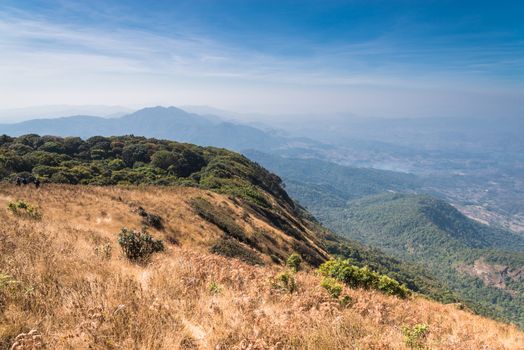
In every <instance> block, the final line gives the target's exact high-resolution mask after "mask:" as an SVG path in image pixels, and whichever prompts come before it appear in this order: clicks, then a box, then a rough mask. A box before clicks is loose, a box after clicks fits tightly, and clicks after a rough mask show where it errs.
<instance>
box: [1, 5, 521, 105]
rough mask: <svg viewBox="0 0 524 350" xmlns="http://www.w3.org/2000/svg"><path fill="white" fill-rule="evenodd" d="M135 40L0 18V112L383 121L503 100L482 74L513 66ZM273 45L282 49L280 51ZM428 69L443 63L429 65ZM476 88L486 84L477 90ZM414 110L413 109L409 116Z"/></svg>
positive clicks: (436, 48)
mask: <svg viewBox="0 0 524 350" xmlns="http://www.w3.org/2000/svg"><path fill="white" fill-rule="evenodd" d="M67 4H69V6H70V5H71V3H69V2H67ZM77 10H79V9H77ZM80 10H81V9H80ZM89 16H93V17H96V16H97V14H96V13H90V14H89ZM101 16H102V17H104V16H109V14H107V13H106V14H101ZM123 16H124V17H125V15H123ZM126 20H127V21H129V22H134V21H138V19H136V18H127V19H126ZM138 27H139V26H137V28H138ZM137 28H133V27H130V26H118V25H113V26H108V25H95V24H90V25H85V24H81V23H69V22H65V21H63V22H57V21H53V20H51V19H50V18H48V17H46V16H45V15H35V14H33V13H27V12H23V11H19V10H13V9H3V10H2V11H1V12H0V52H2V54H1V55H0V76H2V82H0V104H2V105H3V107H17V106H22V105H24V104H25V105H27V104H28V103H30V104H46V103H55V104H60V103H69V104H71V103H73V104H74V103H79V104H86V103H110V104H123V105H130V104H156V103H164V104H165V103H183V104H214V103H215V104H218V106H219V107H231V106H234V105H240V103H242V104H243V106H248V108H251V109H263V108H265V107H266V106H268V105H271V104H272V105H273V109H278V108H284V109H287V110H286V111H293V112H296V111H306V110H307V111H309V110H311V109H316V110H331V111H343V110H346V111H350V110H351V111H356V112H357V113H359V112H360V113H363V114H366V113H367V114H375V115H377V114H381V115H383V114H385V113H388V112H389V110H390V109H391V105H392V104H394V103H395V101H402V100H405V101H406V102H405V103H406V104H411V105H412V106H413V108H411V109H410V107H409V106H408V107H405V106H404V107H402V108H399V111H400V112H397V114H398V113H408V112H409V111H410V112H409V113H412V114H415V113H417V108H419V109H418V110H419V111H420V110H421V109H420V105H423V104H424V102H427V103H429V102H431V106H434V105H435V103H437V102H438V101H442V100H445V99H446V98H450V97H449V96H451V95H453V94H456V93H457V91H466V92H467V93H468V94H469V95H468V96H470V97H469V98H470V99H474V97H471V96H475V95H471V93H474V92H476V93H481V94H485V93H486V92H487V93H492V97H493V96H494V97H493V98H494V99H497V98H499V95H500V93H501V91H502V92H503V91H504V90H512V91H513V93H514V92H515V89H514V85H511V84H510V85H507V84H506V85H505V84H493V79H491V78H490V77H489V73H490V72H492V71H494V70H500V67H504V68H505V69H509V68H508V67H513V68H515V69H517V68H518V69H521V70H522V69H523V65H524V64H523V60H522V59H521V58H519V56H518V55H515V54H514V53H515V52H516V51H518V50H520V47H519V46H518V44H515V45H516V47H515V46H508V45H506V46H501V47H500V50H498V51H496V52H488V51H487V50H486V48H483V47H482V46H481V45H479V46H474V45H471V46H469V47H468V48H467V50H464V48H454V47H449V46H446V45H444V43H441V44H439V43H438V42H433V43H430V44H427V45H421V46H419V47H415V46H414V45H412V43H409V42H406V41H404V40H403V39H402V38H399V36H397V35H395V33H387V34H383V35H381V36H378V37H374V38H370V39H367V40H361V41H359V42H354V43H335V44H333V43H330V44H325V45H322V44H318V43H315V44H313V43H311V42H309V41H308V40H307V39H303V42H301V43H295V45H300V46H303V47H307V50H305V51H306V52H305V53H304V54H301V55H283V54H278V53H268V52H264V51H263V50H256V49H250V48H246V47H242V46H235V45H232V44H231V43H228V44H226V43H225V42H222V41H220V40H217V39H216V38H212V37H209V36H205V35H202V34H196V33H195V32H192V31H191V30H188V31H183V30H179V31H174V32H169V33H159V32H156V31H152V30H147V29H137ZM278 45H283V46H284V45H286V40H284V39H282V42H281V43H279V44H278ZM276 51H279V50H276ZM432 56H434V58H430V59H428V57H432ZM439 57H446V59H447V60H448V61H447V62H445V64H440V65H439V64H438V62H436V61H438V59H439ZM508 57H512V58H511V59H509V58H508ZM430 66H431V67H432V68H431V69H430V68H429V67H430ZM483 79H485V80H486V81H487V82H488V83H482V84H478V82H479V81H482V80H483ZM490 79H491V80H490ZM519 89H520V90H518V91H517V93H519V94H523V90H522V87H521V86H519ZM402 91H404V92H405V93H402ZM443 91H444V93H443ZM432 93H433V94H437V96H436V97H435V96H434V97H431V94H432ZM438 94H440V95H438ZM400 95H402V97H399V96H400ZM439 96H440V97H439ZM444 96H445V97H444ZM414 98H415V99H416V98H419V99H420V101H421V102H420V103H417V105H419V107H417V108H415V107H414V106H415V103H413V102H411V100H412V99H414ZM378 100H381V101H385V100H392V102H391V104H389V105H388V106H387V108H386V107H385V108H382V109H380V108H376V107H375V106H374V105H377V102H376V101H378ZM28 101H31V102H28ZM399 103H400V102H399ZM250 104H251V105H250ZM384 104H385V105H386V103H384ZM249 106H251V107H249ZM371 107H372V108H371ZM428 109H429V108H428ZM436 110H438V108H437V109H436ZM441 110H446V112H447V109H442V108H441ZM475 110H477V109H475ZM406 111H407V112H406ZM424 113H426V110H424Z"/></svg>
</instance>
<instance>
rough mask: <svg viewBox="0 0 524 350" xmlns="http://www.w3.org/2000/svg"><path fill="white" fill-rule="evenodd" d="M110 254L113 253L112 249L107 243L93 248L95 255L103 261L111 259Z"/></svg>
mask: <svg viewBox="0 0 524 350" xmlns="http://www.w3.org/2000/svg"><path fill="white" fill-rule="evenodd" d="M112 253H113V248H112V247H111V245H110V244H109V243H107V244H100V245H98V246H96V247H95V254H96V255H97V256H99V257H101V258H102V259H104V260H109V259H111V255H112Z"/></svg>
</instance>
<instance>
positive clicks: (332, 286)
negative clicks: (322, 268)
mask: <svg viewBox="0 0 524 350" xmlns="http://www.w3.org/2000/svg"><path fill="white" fill-rule="evenodd" d="M320 285H321V286H322V287H324V289H325V290H327V292H328V293H329V295H331V296H332V297H333V298H335V299H338V297H339V296H340V294H341V293H342V288H343V287H342V285H341V284H340V283H338V282H337V281H336V280H335V279H334V278H331V277H324V279H322V282H320Z"/></svg>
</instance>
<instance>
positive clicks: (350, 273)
mask: <svg viewBox="0 0 524 350" xmlns="http://www.w3.org/2000/svg"><path fill="white" fill-rule="evenodd" d="M319 272H320V273H321V274H322V275H324V276H327V277H332V278H335V279H337V280H339V281H341V282H344V283H345V284H347V285H348V286H350V287H354V288H359V287H360V288H373V289H378V290H380V291H382V292H384V293H386V294H388V295H396V296H398V297H401V298H405V297H407V296H409V295H410V294H411V292H410V290H409V289H408V288H407V287H406V286H404V285H403V284H400V283H399V282H398V281H396V280H394V279H393V278H390V277H388V276H386V275H381V274H379V273H377V272H374V271H371V270H370V269H369V268H368V267H367V266H366V267H362V268H361V267H358V266H354V265H351V263H350V261H349V260H341V259H337V260H330V261H326V262H325V263H323V264H322V265H320V267H319Z"/></svg>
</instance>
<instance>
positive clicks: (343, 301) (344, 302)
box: [340, 294, 353, 307]
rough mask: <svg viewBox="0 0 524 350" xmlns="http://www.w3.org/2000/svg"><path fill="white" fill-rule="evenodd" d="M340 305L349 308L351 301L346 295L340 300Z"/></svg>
mask: <svg viewBox="0 0 524 350" xmlns="http://www.w3.org/2000/svg"><path fill="white" fill-rule="evenodd" d="M340 305H342V306H343V307H350V306H351V305H353V299H352V298H351V297H350V296H349V295H347V294H346V295H344V296H343V297H342V298H341V299H340Z"/></svg>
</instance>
